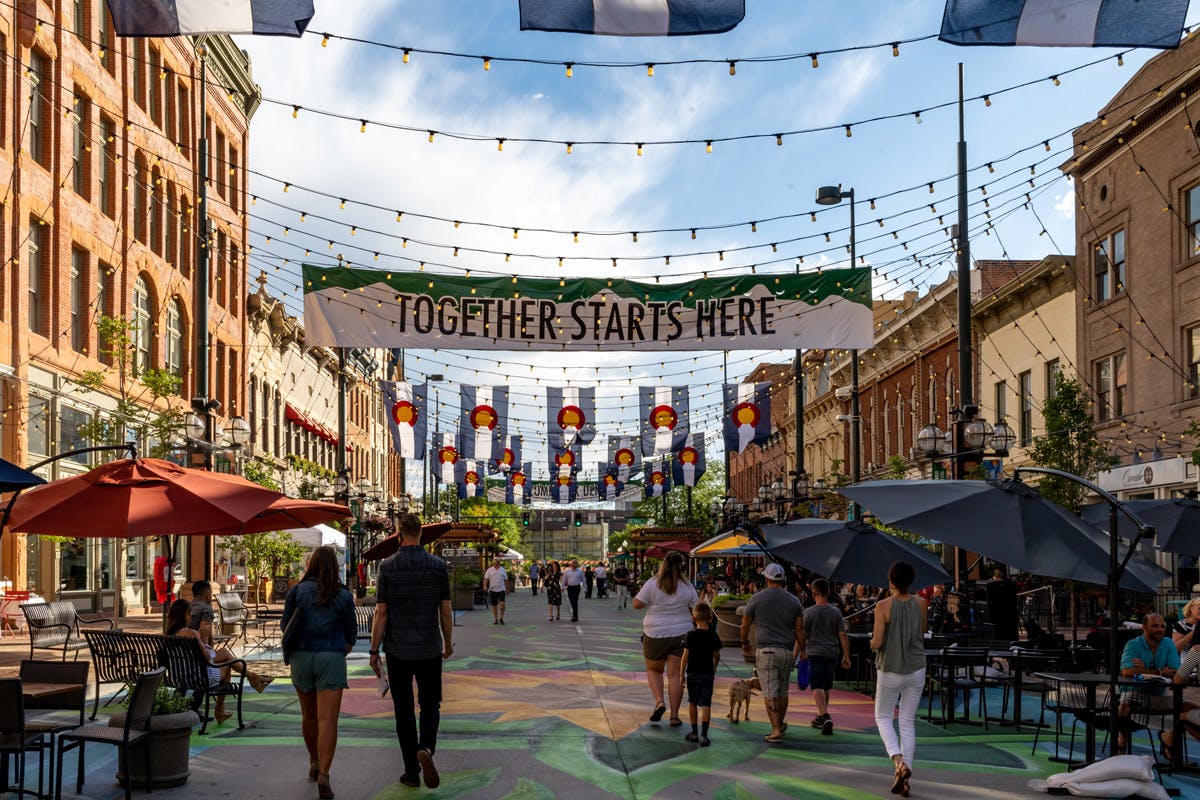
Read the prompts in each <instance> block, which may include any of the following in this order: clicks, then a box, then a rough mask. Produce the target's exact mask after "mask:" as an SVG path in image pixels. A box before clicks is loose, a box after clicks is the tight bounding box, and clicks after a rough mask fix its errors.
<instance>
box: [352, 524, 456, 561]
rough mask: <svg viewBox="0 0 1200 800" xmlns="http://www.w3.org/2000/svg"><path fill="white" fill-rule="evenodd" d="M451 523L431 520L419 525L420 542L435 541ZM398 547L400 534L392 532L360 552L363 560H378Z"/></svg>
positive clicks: (448, 528)
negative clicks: (426, 523)
mask: <svg viewBox="0 0 1200 800" xmlns="http://www.w3.org/2000/svg"><path fill="white" fill-rule="evenodd" d="M451 524H452V523H449V522H433V523H430V524H429V525H422V526H421V544H429V543H430V542H436V541H437V540H438V539H440V538H442V536H444V535H445V533H446V531H448V530H450V526H451ZM399 549H400V534H398V533H394V534H392V535H391V536H389V537H387V538H386V539H384V540H383V541H380V542H376V543H375V544H373V545H371V546H370V547H368V548H367V549H366V550H364V551H363V553H362V560H363V561H379V560H380V559H384V558H387V557H388V556H390V555H392V554H393V553H395V552H396V551H397V550H399Z"/></svg>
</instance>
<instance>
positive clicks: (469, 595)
mask: <svg viewBox="0 0 1200 800" xmlns="http://www.w3.org/2000/svg"><path fill="white" fill-rule="evenodd" d="M451 583H453V585H454V601H453V603H452V605H453V606H454V610H455V611H470V610H471V609H473V608H474V607H475V590H476V589H478V588H479V587H480V585H481V584H482V583H483V573H482V572H480V571H479V570H477V569H471V568H470V567H458V568H456V569H455V570H454V575H453V576H452V578H451Z"/></svg>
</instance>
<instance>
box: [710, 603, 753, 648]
mask: <svg viewBox="0 0 1200 800" xmlns="http://www.w3.org/2000/svg"><path fill="white" fill-rule="evenodd" d="M745 604H746V601H745V600H726V601H725V602H723V603H718V604H717V605H715V606H713V613H714V614H716V615H717V635H718V636H720V637H721V644H722V645H724V646H725V647H741V645H742V631H741V628H742V617H741V615H740V614H738V613H737V610H738V609H739V608H740V607H742V606H744V605H745Z"/></svg>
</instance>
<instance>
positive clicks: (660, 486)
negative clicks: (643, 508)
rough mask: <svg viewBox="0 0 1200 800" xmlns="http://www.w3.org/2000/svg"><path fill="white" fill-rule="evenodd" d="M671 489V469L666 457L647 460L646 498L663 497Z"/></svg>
mask: <svg viewBox="0 0 1200 800" xmlns="http://www.w3.org/2000/svg"><path fill="white" fill-rule="evenodd" d="M669 491H671V470H670V469H668V467H667V461H666V459H665V458H664V459H655V460H654V461H647V462H646V488H645V492H646V498H647V499H648V498H651V497H662V496H663V495H664V494H666V493H667V492H669Z"/></svg>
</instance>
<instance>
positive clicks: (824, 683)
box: [808, 656, 838, 691]
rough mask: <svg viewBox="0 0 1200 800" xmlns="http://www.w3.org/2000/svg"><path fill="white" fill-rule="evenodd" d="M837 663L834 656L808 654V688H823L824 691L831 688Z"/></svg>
mask: <svg viewBox="0 0 1200 800" xmlns="http://www.w3.org/2000/svg"><path fill="white" fill-rule="evenodd" d="M837 665H838V660H837V659H836V658H822V657H821V656H809V658H808V687H809V688H810V689H824V690H825V691H829V690H830V689H832V688H833V678H834V676H835V675H836V674H837Z"/></svg>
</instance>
